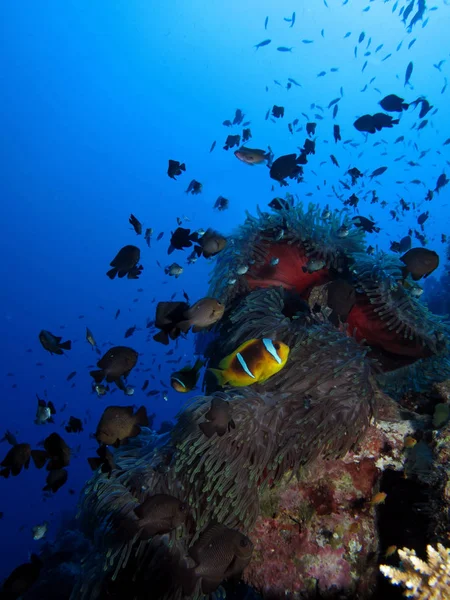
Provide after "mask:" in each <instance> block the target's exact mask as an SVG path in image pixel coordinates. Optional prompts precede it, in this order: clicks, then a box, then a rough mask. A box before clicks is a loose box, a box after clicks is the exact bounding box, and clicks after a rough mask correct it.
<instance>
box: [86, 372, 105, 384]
mask: <svg viewBox="0 0 450 600" xmlns="http://www.w3.org/2000/svg"><path fill="white" fill-rule="evenodd" d="M89 375H90V376H91V377H93V378H94V381H95V383H101V382H102V381H103V380H104V378H105V373H104V371H103V370H102V371H89Z"/></svg>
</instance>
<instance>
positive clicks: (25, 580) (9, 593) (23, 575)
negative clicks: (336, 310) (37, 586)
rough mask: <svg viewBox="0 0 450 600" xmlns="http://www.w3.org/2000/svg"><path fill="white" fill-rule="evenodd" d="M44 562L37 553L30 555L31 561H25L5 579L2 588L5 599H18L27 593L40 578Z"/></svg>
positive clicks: (0, 592)
mask: <svg viewBox="0 0 450 600" xmlns="http://www.w3.org/2000/svg"><path fill="white" fill-rule="evenodd" d="M42 567H43V562H42V561H41V559H40V558H39V557H38V556H37V555H36V554H32V555H31V556H30V562H27V563H23V564H21V565H19V566H18V567H16V568H15V569H14V571H12V573H11V574H10V575H9V576H8V577H7V578H6V579H5V581H4V582H3V586H2V588H1V590H0V594H1V596H2V598H3V597H4V599H5V600H16V599H17V598H22V597H24V596H25V595H26V592H27V591H28V590H29V589H30V588H31V586H32V585H33V584H34V583H35V582H36V581H37V580H38V578H39V575H40V573H41V569H42Z"/></svg>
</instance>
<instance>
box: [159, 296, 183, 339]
mask: <svg viewBox="0 0 450 600" xmlns="http://www.w3.org/2000/svg"><path fill="white" fill-rule="evenodd" d="M188 309H189V304H187V302H158V305H157V307H156V318H155V327H156V328H157V329H160V331H159V332H158V333H157V334H155V335H154V336H153V339H154V340H155V341H156V342H160V343H161V344H164V345H166V346H167V344H168V343H169V339H171V340H175V339H176V338H177V337H179V336H180V335H181V329H179V328H178V327H177V323H179V322H180V321H182V320H183V319H184V313H185V312H186V310H188Z"/></svg>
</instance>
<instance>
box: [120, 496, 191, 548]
mask: <svg viewBox="0 0 450 600" xmlns="http://www.w3.org/2000/svg"><path fill="white" fill-rule="evenodd" d="M132 512H133V513H134V515H135V517H136V518H134V519H131V518H130V517H128V518H127V519H125V520H124V521H122V522H121V523H120V525H119V530H120V533H122V535H124V536H125V537H126V538H127V539H131V538H134V536H136V535H137V534H138V533H139V537H140V539H142V540H148V539H150V538H152V537H153V536H155V535H162V534H165V533H169V532H171V531H173V530H174V529H176V528H177V527H179V526H180V525H182V524H183V523H184V522H185V521H186V519H187V517H188V515H189V505H188V504H187V503H186V502H182V501H181V500H178V499H177V498H175V497H174V496H169V495H168V494H155V495H154V496H147V497H146V498H145V500H144V502H143V503H142V504H140V505H139V506H137V507H136V508H135V509H134V510H133V511H132Z"/></svg>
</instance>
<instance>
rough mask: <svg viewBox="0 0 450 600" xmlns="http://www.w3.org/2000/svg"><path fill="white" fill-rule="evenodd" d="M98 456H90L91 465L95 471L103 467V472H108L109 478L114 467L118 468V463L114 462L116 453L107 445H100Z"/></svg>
mask: <svg viewBox="0 0 450 600" xmlns="http://www.w3.org/2000/svg"><path fill="white" fill-rule="evenodd" d="M97 456H98V458H97V457H94V458H88V459H87V460H88V463H89V466H90V467H91V469H92V470H93V471H96V470H97V469H100V468H101V471H102V473H108V479H109V477H110V476H111V473H112V472H113V471H114V469H117V465H116V463H115V462H114V455H113V454H112V452H111V450H109V448H108V447H107V446H100V448H98V449H97Z"/></svg>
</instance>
